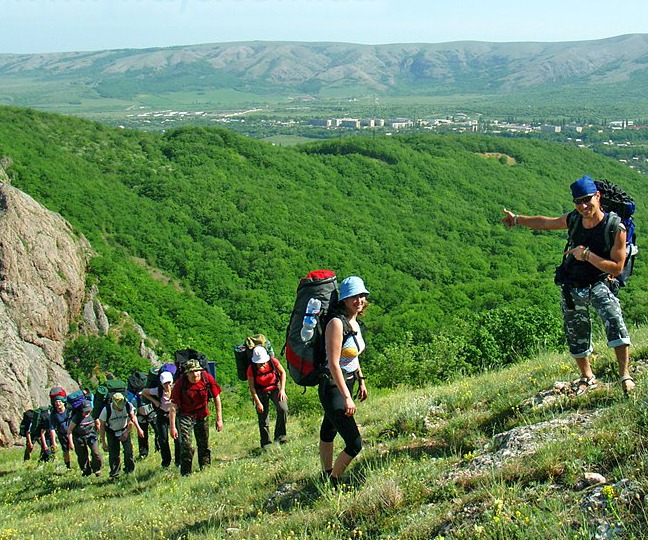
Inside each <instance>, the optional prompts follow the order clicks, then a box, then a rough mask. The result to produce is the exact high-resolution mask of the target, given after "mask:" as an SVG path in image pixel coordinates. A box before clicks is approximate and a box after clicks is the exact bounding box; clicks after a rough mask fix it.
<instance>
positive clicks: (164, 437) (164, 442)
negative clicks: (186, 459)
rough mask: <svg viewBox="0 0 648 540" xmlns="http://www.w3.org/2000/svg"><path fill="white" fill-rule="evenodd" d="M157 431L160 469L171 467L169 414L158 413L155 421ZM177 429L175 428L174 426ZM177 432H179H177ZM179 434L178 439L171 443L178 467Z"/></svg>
mask: <svg viewBox="0 0 648 540" xmlns="http://www.w3.org/2000/svg"><path fill="white" fill-rule="evenodd" d="M155 426H156V429H157V437H158V443H159V445H160V456H161V457H162V467H168V466H169V465H171V447H170V446H169V413H164V412H162V411H158V413H157V419H156V420H155ZM176 427H177V426H176ZM178 431H179V430H178ZM181 440H182V437H180V433H178V438H177V439H175V440H174V441H173V444H174V454H175V456H176V457H175V464H176V465H180V441H181Z"/></svg>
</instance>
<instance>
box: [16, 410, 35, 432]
mask: <svg viewBox="0 0 648 540" xmlns="http://www.w3.org/2000/svg"><path fill="white" fill-rule="evenodd" d="M33 421H34V410H33V409H27V410H26V411H25V412H24V413H23V416H22V421H21V422H20V430H19V432H18V433H19V435H20V436H21V437H26V436H27V433H29V432H30V430H31V426H32V422H33Z"/></svg>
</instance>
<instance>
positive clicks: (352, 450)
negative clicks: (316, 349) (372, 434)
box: [318, 371, 362, 457]
mask: <svg viewBox="0 0 648 540" xmlns="http://www.w3.org/2000/svg"><path fill="white" fill-rule="evenodd" d="M342 373H344V376H345V378H346V386H347V388H348V390H349V393H350V394H351V395H353V387H354V386H355V381H356V377H355V374H354V373H351V374H349V373H345V372H344V371H343V372H342ZM318 394H319V400H320V403H321V404H322V408H323V409H324V418H323V419H322V425H321V427H320V440H321V441H322V442H325V443H332V442H333V440H334V439H335V436H336V435H337V434H338V433H339V434H340V436H341V437H342V439H343V440H344V443H345V445H346V446H345V448H344V452H345V453H346V454H348V455H349V456H351V457H356V456H357V455H358V454H359V453H360V450H362V435H360V430H359V429H358V424H356V421H355V416H346V415H345V414H344V412H345V411H346V407H345V405H344V396H343V395H342V394H341V392H340V390H339V389H338V387H337V385H336V384H335V381H334V380H333V378H332V377H331V376H330V374H326V375H324V376H323V377H322V380H321V382H320V384H319V388H318Z"/></svg>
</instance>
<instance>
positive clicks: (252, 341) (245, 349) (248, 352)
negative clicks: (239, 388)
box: [234, 334, 274, 381]
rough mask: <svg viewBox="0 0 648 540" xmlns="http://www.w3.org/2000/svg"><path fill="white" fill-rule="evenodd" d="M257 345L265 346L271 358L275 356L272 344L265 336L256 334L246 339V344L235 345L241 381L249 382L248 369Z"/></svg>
mask: <svg viewBox="0 0 648 540" xmlns="http://www.w3.org/2000/svg"><path fill="white" fill-rule="evenodd" d="M257 345H261V346H263V347H264V348H265V350H266V351H268V354H269V355H270V357H271V358H272V357H273V356H274V349H273V348H272V343H270V340H269V339H268V338H267V337H265V336H264V335H263V334H255V335H254V336H250V337H248V338H246V339H245V343H239V344H238V345H235V346H234V359H235V360H236V375H237V377H238V378H239V381H247V369H248V366H249V365H250V364H251V363H252V351H253V350H254V347H256V346H257Z"/></svg>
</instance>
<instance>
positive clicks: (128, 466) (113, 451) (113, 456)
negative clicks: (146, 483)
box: [106, 429, 135, 478]
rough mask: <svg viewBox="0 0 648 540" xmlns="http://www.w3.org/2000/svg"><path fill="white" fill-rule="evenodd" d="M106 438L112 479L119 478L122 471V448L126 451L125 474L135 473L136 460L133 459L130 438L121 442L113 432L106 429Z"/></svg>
mask: <svg viewBox="0 0 648 540" xmlns="http://www.w3.org/2000/svg"><path fill="white" fill-rule="evenodd" d="M106 437H107V439H108V462H109V463H110V477H111V478H117V477H118V476H119V472H120V471H121V448H123V449H124V472H127V473H130V472H133V471H134V470H135V459H134V458H133V443H132V442H131V439H130V436H129V437H127V438H126V440H125V441H120V440H119V438H118V437H115V434H114V433H113V432H112V431H111V430H109V429H106ZM120 447H121V448H120Z"/></svg>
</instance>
